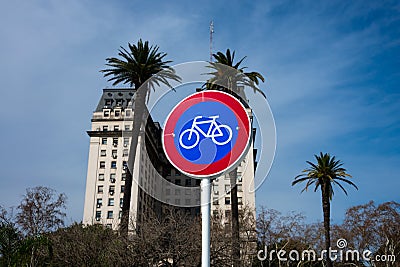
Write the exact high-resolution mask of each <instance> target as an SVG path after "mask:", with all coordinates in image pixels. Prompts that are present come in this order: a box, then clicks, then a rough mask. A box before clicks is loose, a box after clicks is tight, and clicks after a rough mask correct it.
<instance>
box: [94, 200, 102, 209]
mask: <svg viewBox="0 0 400 267" xmlns="http://www.w3.org/2000/svg"><path fill="white" fill-rule="evenodd" d="M101 205H103V199H102V198H98V199H97V201H96V207H97V208H100V207H101Z"/></svg>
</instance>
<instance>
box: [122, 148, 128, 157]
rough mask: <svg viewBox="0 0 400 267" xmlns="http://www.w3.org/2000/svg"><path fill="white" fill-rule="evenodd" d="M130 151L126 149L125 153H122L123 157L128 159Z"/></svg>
mask: <svg viewBox="0 0 400 267" xmlns="http://www.w3.org/2000/svg"><path fill="white" fill-rule="evenodd" d="M128 151H129V150H128V149H124V150H123V151H122V156H123V157H127V156H128V153H129V152H128Z"/></svg>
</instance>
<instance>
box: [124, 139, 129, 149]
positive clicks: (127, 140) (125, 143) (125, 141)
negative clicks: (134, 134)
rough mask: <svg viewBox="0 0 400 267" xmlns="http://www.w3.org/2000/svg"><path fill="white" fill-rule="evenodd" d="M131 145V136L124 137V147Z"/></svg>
mask: <svg viewBox="0 0 400 267" xmlns="http://www.w3.org/2000/svg"><path fill="white" fill-rule="evenodd" d="M128 145H129V137H124V147H127V146H128Z"/></svg>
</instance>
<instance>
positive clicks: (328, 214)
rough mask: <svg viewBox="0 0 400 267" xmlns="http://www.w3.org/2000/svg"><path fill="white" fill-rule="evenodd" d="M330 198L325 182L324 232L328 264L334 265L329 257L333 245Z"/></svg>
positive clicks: (323, 190)
mask: <svg viewBox="0 0 400 267" xmlns="http://www.w3.org/2000/svg"><path fill="white" fill-rule="evenodd" d="M330 204H331V203H330V198H329V186H328V184H327V183H326V184H324V185H323V187H322V210H323V213H324V233H325V249H326V266H327V267H332V266H333V264H332V261H331V259H330V257H329V251H330V247H331V235H330V217H331V206H330Z"/></svg>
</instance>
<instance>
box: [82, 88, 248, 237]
mask: <svg viewBox="0 0 400 267" xmlns="http://www.w3.org/2000/svg"><path fill="white" fill-rule="evenodd" d="M133 96H134V91H133V90H132V89H104V90H103V94H102V96H101V98H100V101H99V103H98V105H97V108H96V110H95V111H94V112H93V116H92V120H91V123H92V125H91V129H90V130H89V131H87V133H88V135H89V137H90V146H89V158H88V170H87V177H86V193H85V204H84V214H83V224H85V225H86V224H89V225H91V224H96V223H99V224H103V225H106V226H108V227H110V228H112V229H118V225H119V221H120V218H121V215H122V212H121V207H122V203H123V194H124V191H125V177H126V170H127V161H128V156H129V148H130V142H131V135H130V134H129V133H130V132H131V131H132V127H133V121H132V119H133V105H134V100H133ZM249 112H250V113H251V111H249ZM161 132H162V129H161V127H160V125H159V124H158V123H157V122H153V121H152V118H151V117H150V116H149V117H148V119H147V123H146V125H145V126H144V125H143V126H142V127H141V132H140V136H139V142H138V146H137V149H136V158H135V163H134V168H133V184H132V191H131V206H130V216H131V222H132V224H131V227H135V224H136V223H137V222H140V221H141V220H142V218H143V216H145V215H146V213H149V212H155V213H156V214H162V211H163V206H165V205H172V206H176V207H181V208H183V209H185V210H187V211H188V212H190V213H191V214H193V215H196V214H199V212H200V208H199V205H200V190H201V189H200V180H196V179H192V178H189V177H187V176H185V175H183V174H181V173H180V172H179V171H177V170H175V169H174V168H173V167H172V166H171V165H170V164H169V163H168V162H167V160H166V157H165V155H164V153H163V149H162V145H161ZM254 152H255V150H253V145H251V146H250V150H249V152H248V153H247V155H246V157H245V158H244V160H243V162H241V164H240V165H239V167H238V172H237V173H238V181H237V187H238V200H239V209H240V207H244V206H247V207H248V208H250V209H252V210H254V215H255V192H254V172H255V153H254ZM229 191H230V179H229V174H226V175H224V176H221V177H218V178H217V179H215V180H214V181H213V183H212V193H211V194H212V195H211V199H210V201H211V203H212V205H211V209H212V213H214V214H217V213H220V214H223V215H224V216H223V218H222V221H227V219H228V218H230V203H231V199H230V194H229Z"/></svg>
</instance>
